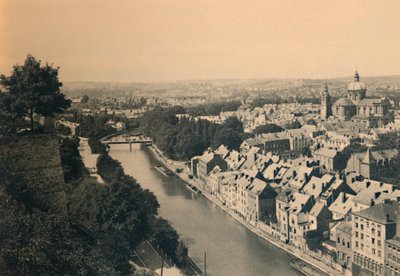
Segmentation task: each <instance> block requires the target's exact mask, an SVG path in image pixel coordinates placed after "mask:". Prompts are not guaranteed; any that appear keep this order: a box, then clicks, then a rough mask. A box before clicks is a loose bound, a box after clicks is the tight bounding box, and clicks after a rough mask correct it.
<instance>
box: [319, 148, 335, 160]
mask: <svg viewBox="0 0 400 276" xmlns="http://www.w3.org/2000/svg"><path fill="white" fill-rule="evenodd" d="M313 155H318V156H324V157H328V158H333V157H335V156H336V155H337V151H336V150H334V149H329V148H325V147H322V148H320V149H317V150H316V151H314V153H313Z"/></svg>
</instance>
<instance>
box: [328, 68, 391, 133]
mask: <svg viewBox="0 0 400 276" xmlns="http://www.w3.org/2000/svg"><path fill="white" fill-rule="evenodd" d="M347 92H348V94H347V97H346V98H340V99H338V100H337V101H336V102H335V103H334V104H333V110H332V111H333V115H335V116H336V117H340V118H343V119H345V120H350V119H351V120H354V121H357V122H360V123H362V124H364V125H365V126H367V127H383V126H384V125H386V124H387V123H389V122H392V121H393V115H391V114H390V113H389V108H390V102H389V100H388V99H380V98H366V92H367V88H366V86H365V84H364V83H363V82H361V81H360V76H359V74H358V72H357V71H356V73H355V75H354V80H353V81H352V82H350V83H349V84H348V86H347Z"/></svg>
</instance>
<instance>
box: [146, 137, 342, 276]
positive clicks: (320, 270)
mask: <svg viewBox="0 0 400 276" xmlns="http://www.w3.org/2000/svg"><path fill="white" fill-rule="evenodd" d="M148 148H149V149H150V151H151V153H152V154H153V155H154V156H155V158H156V159H157V160H158V161H159V162H161V163H162V164H163V165H164V166H165V167H166V168H168V169H169V170H171V171H172V172H173V173H175V174H176V175H177V176H178V177H179V178H180V179H182V180H183V181H184V182H186V183H188V184H191V185H194V186H195V187H197V189H199V190H200V191H201V192H202V194H203V195H204V196H205V197H206V198H207V199H208V200H210V201H211V202H213V203H214V204H215V205H217V206H218V207H220V208H221V209H223V210H224V211H225V212H226V213H228V214H229V215H230V216H232V217H233V218H234V219H235V220H237V221H238V222H239V223H241V224H242V225H243V226H245V227H246V228H247V229H249V230H250V231H252V232H253V233H254V234H256V235H258V236H259V237H261V238H263V239H265V240H266V241H268V242H270V243H271V244H273V245H274V246H276V247H278V248H280V249H283V250H285V251H286V252H288V253H290V254H291V255H293V256H294V257H297V258H299V259H301V260H303V261H304V262H305V263H307V264H308V265H309V267H307V270H308V271H309V272H308V273H307V275H343V272H341V271H338V270H336V269H334V268H332V267H331V266H329V265H326V264H325V263H323V262H321V261H320V260H318V259H316V258H314V257H312V256H310V255H306V254H305V253H304V252H303V251H301V250H298V249H297V248H294V247H292V246H290V245H288V244H284V243H282V242H280V241H279V240H277V238H276V237H273V236H271V235H269V234H268V233H267V232H265V231H262V230H261V229H260V228H257V227H255V226H253V225H250V224H249V223H247V222H246V221H244V220H243V219H242V218H240V217H239V216H238V215H237V214H236V213H235V212H234V211H232V210H231V209H229V208H227V207H226V206H224V205H223V204H222V203H221V202H220V201H219V200H218V199H217V198H216V197H215V196H213V195H212V194H210V193H209V192H208V191H206V190H205V189H204V187H203V185H204V184H202V183H200V181H198V180H196V179H191V178H189V175H188V173H187V172H186V171H185V168H186V165H185V163H184V162H179V161H173V160H171V159H168V158H166V156H165V155H164V154H163V153H162V152H161V151H160V150H159V149H158V148H157V147H156V146H155V145H154V144H153V145H152V146H150V147H148ZM176 169H180V170H182V172H181V173H176ZM288 265H289V264H288Z"/></svg>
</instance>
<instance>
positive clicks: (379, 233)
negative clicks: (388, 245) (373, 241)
mask: <svg viewBox="0 0 400 276" xmlns="http://www.w3.org/2000/svg"><path fill="white" fill-rule="evenodd" d="M378 227H380V225H379V226H378ZM380 236H381V231H380V230H378V237H380Z"/></svg>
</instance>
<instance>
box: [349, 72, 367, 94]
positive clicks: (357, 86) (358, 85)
mask: <svg viewBox="0 0 400 276" xmlns="http://www.w3.org/2000/svg"><path fill="white" fill-rule="evenodd" d="M366 89H367V88H366V86H365V84H364V83H363V82H361V81H360V76H359V75H358V72H357V71H356V73H355V74H354V80H353V81H352V82H350V83H349V84H348V85H347V90H348V91H360V90H366Z"/></svg>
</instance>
